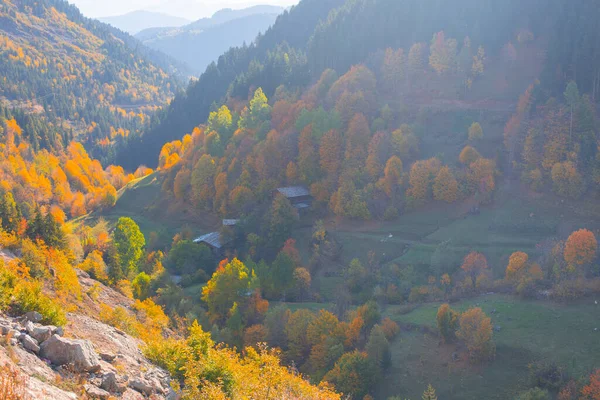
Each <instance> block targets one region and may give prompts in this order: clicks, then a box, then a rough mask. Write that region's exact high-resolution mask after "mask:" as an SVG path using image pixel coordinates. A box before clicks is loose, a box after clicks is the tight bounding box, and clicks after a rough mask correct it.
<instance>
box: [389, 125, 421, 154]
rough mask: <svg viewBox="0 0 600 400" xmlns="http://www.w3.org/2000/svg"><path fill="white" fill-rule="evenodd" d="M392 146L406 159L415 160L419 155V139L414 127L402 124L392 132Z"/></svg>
mask: <svg viewBox="0 0 600 400" xmlns="http://www.w3.org/2000/svg"><path fill="white" fill-rule="evenodd" d="M391 141H392V148H393V150H394V152H395V153H396V154H397V155H398V156H400V158H402V159H405V160H409V159H410V160H413V159H414V158H416V157H417V156H418V155H419V139H418V138H417V136H416V135H415V133H414V131H413V130H412V128H411V127H410V126H409V125H407V124H402V125H401V126H400V128H398V129H396V130H395V131H393V132H392V137H391Z"/></svg>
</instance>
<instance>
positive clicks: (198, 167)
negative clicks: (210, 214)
mask: <svg viewBox="0 0 600 400" xmlns="http://www.w3.org/2000/svg"><path fill="white" fill-rule="evenodd" d="M216 172H217V167H216V163H215V160H214V159H213V158H212V157H211V156H210V155H208V154H204V155H202V157H200V159H199V160H198V162H196V164H195V165H194V169H193V170H192V175H191V185H192V197H193V199H194V200H195V201H196V204H198V205H200V206H201V207H209V206H212V204H211V203H210V202H211V200H212V199H213V197H214V179H215V174H216Z"/></svg>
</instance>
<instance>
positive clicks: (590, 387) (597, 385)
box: [581, 369, 600, 400]
mask: <svg viewBox="0 0 600 400" xmlns="http://www.w3.org/2000/svg"><path fill="white" fill-rule="evenodd" d="M581 399H582V400H600V369H597V370H596V371H595V372H594V373H593V374H591V375H590V383H589V384H587V385H585V386H584V387H583V389H581Z"/></svg>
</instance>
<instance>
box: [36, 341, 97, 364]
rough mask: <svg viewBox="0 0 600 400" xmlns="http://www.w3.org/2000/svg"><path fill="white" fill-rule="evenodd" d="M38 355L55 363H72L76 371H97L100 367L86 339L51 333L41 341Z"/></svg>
mask: <svg viewBox="0 0 600 400" xmlns="http://www.w3.org/2000/svg"><path fill="white" fill-rule="evenodd" d="M40 355H41V356H42V357H43V358H46V359H48V360H50V362H51V363H52V364H55V365H66V364H72V365H73V366H74V367H75V369H76V370H78V371H85V372H98V371H99V370H100V368H101V367H100V359H99V358H98V355H97V354H96V352H95V351H94V348H93V347H92V344H91V343H90V342H88V341H87V340H71V339H65V338H63V337H61V336H58V335H53V336H52V337H50V339H48V340H46V341H45V342H44V343H42V345H41V351H40Z"/></svg>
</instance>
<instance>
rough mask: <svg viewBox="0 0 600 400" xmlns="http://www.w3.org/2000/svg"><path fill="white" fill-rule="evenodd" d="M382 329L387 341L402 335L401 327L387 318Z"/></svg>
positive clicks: (382, 322)
mask: <svg viewBox="0 0 600 400" xmlns="http://www.w3.org/2000/svg"><path fill="white" fill-rule="evenodd" d="M381 329H382V330H383V333H384V334H385V337H386V339H387V340H392V339H394V338H395V337H396V336H398V333H400V327H399V326H398V324H397V323H395V322H394V321H392V320H391V319H389V318H387V317H386V318H384V319H383V320H382V321H381Z"/></svg>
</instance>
